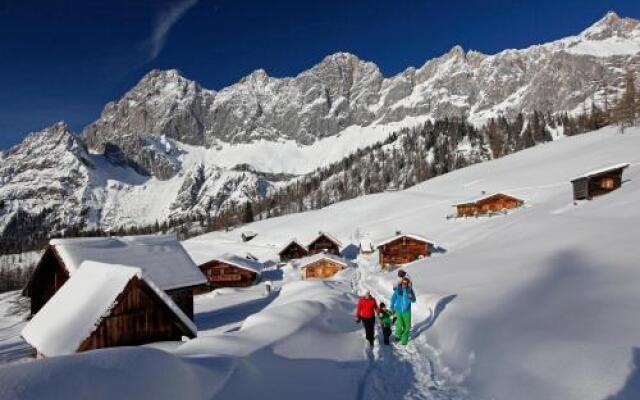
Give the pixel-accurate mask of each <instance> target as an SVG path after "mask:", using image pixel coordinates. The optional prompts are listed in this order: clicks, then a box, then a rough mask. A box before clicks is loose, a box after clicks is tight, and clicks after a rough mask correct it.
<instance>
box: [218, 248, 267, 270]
mask: <svg viewBox="0 0 640 400" xmlns="http://www.w3.org/2000/svg"><path fill="white" fill-rule="evenodd" d="M211 261H220V262H223V263H226V264H229V265H233V266H234V267H238V268H240V269H244V270H247V271H250V272H255V273H256V274H258V275H260V273H262V269H263V268H264V264H262V263H260V262H257V261H254V260H250V259H248V258H244V257H240V256H237V255H235V254H229V253H225V254H222V255H221V256H218V257H216V258H214V259H213V260H211Z"/></svg>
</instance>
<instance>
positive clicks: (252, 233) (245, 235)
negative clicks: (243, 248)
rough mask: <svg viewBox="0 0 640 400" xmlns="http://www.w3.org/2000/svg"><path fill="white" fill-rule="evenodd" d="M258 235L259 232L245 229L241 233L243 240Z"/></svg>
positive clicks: (245, 240)
mask: <svg viewBox="0 0 640 400" xmlns="http://www.w3.org/2000/svg"><path fill="white" fill-rule="evenodd" d="M256 236H258V233H257V232H253V231H245V232H242V234H241V235H240V237H241V238H242V241H243V242H249V241H251V240H252V239H253V238H255V237H256Z"/></svg>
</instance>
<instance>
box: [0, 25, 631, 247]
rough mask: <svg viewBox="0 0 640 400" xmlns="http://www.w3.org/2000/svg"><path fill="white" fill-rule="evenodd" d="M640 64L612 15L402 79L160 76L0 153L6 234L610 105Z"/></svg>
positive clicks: (170, 210) (337, 73)
mask: <svg viewBox="0 0 640 400" xmlns="http://www.w3.org/2000/svg"><path fill="white" fill-rule="evenodd" d="M638 66H640V22H639V21H637V20H634V19H630V18H621V17H619V16H618V15H616V14H615V13H609V14H607V15H606V16H605V17H604V18H602V19H601V20H600V21H598V22H596V23H595V24H594V25H592V26H591V27H589V28H588V29H586V30H585V31H583V32H582V33H580V34H578V35H576V36H572V37H568V38H564V39H560V40H557V41H554V42H551V43H547V44H542V45H537V46H532V47H529V48H527V49H523V50H505V51H502V52H500V53H498V54H495V55H486V54H482V53H479V52H476V51H465V50H463V49H462V48H461V47H459V46H456V47H454V48H453V49H451V51H449V52H448V53H446V54H444V55H442V56H441V57H438V58H435V59H432V60H428V61H427V62H426V63H425V64H424V65H423V66H422V67H420V68H408V69H407V70H405V71H404V72H402V73H400V74H398V75H395V76H392V77H384V76H383V75H382V73H381V72H380V70H379V68H378V67H377V66H376V65H375V64H374V63H371V62H365V61H362V60H360V59H359V58H358V57H356V56H355V55H352V54H347V53H337V54H333V55H330V56H328V57H326V58H325V59H324V60H322V61H321V62H320V63H319V64H318V65H316V66H314V67H312V68H311V69H309V70H307V71H304V72H302V73H300V74H299V75H297V76H295V77H291V78H274V77H270V76H268V75H267V73H266V72H265V71H263V70H258V71H255V72H253V73H252V74H250V75H248V76H247V77H245V78H243V79H242V80H241V81H240V82H238V83H237V84H234V85H232V86H229V87H227V88H224V89H222V90H220V91H213V90H207V89H204V88H202V87H201V86H200V85H199V84H198V83H197V82H194V81H191V80H189V79H187V78H185V77H183V76H182V75H180V73H179V72H178V71H176V70H169V71H158V70H154V71H151V72H150V73H148V74H147V75H146V76H144V77H143V78H142V79H141V81H140V82H139V83H138V84H137V85H136V86H135V87H134V88H132V89H131V90H130V91H129V92H127V93H126V94H125V95H124V96H123V97H122V98H121V99H120V100H118V101H115V102H111V103H109V104H107V105H106V106H105V108H104V110H103V112H102V115H101V116H100V118H99V119H98V120H96V121H95V122H93V123H92V124H90V125H89V126H87V127H86V128H85V129H84V131H83V132H82V133H81V134H80V135H75V134H74V133H72V132H71V131H70V129H69V128H68V127H67V126H66V125H65V124H64V123H59V124H56V125H54V126H51V127H48V128H46V129H44V130H43V131H41V132H38V133H33V134H30V135H29V136H28V137H26V138H25V139H24V141H23V142H22V143H20V144H18V145H17V146H15V147H13V148H12V149H10V150H8V151H7V152H5V153H4V154H3V155H2V156H0V198H1V199H2V202H1V203H0V234H7V233H8V230H7V227H11V226H14V225H15V224H16V223H17V222H16V221H18V220H19V219H20V218H18V216H20V215H29V216H32V217H33V218H38V219H39V221H41V222H42V224H41V226H46V227H49V228H51V229H53V230H55V229H60V228H63V227H69V226H77V227H80V228H92V227H101V228H103V229H109V228H115V227H118V226H123V225H125V226H126V225H143V224H151V223H153V222H155V221H163V220H165V219H167V218H169V217H172V216H173V217H176V216H184V215H188V214H190V213H198V214H201V215H202V214H214V213H215V212H216V211H217V210H218V209H219V208H220V207H223V206H225V205H226V204H230V203H231V202H244V201H247V200H252V199H255V198H257V197H259V196H264V195H265V194H267V193H269V192H270V191H272V190H274V188H276V187H277V186H278V185H280V184H282V182H286V180H287V179H289V178H291V176H292V175H300V174H306V173H309V172H312V171H313V170H315V169H316V168H318V167H321V166H325V165H327V164H329V163H332V162H336V161H339V160H341V159H342V158H344V157H345V156H347V155H349V154H351V153H352V152H354V151H355V150H357V149H360V148H363V147H365V146H368V145H371V144H373V143H376V142H378V141H381V140H384V139H385V138H386V137H387V136H388V135H389V134H390V133H392V132H394V131H396V130H398V129H400V128H402V127H406V126H415V125H418V124H420V123H423V122H424V121H426V120H429V119H436V118H442V117H449V116H456V117H464V118H468V119H469V120H470V121H472V122H473V123H475V124H483V123H484V122H485V121H487V120H488V119H489V118H492V117H496V116H500V115H504V116H507V117H513V116H515V115H517V114H518V113H521V112H524V113H527V112H532V111H534V110H538V111H543V112H551V113H555V112H565V111H566V112H570V113H571V112H573V113H575V112H580V111H581V110H582V109H583V108H584V107H590V104H591V102H593V101H595V102H597V103H598V104H604V103H605V102H611V101H613V100H614V98H615V97H616V96H617V95H618V94H619V93H620V92H621V91H622V88H623V86H624V74H625V72H626V69H627V68H637V67H638ZM476 151H477V149H473V148H469V147H468V146H467V147H464V146H463V147H461V148H460V149H456V152H457V153H460V154H462V156H464V154H466V152H476Z"/></svg>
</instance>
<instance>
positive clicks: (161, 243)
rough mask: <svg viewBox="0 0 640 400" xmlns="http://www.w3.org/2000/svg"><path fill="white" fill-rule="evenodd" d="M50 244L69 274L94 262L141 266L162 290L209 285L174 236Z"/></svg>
mask: <svg viewBox="0 0 640 400" xmlns="http://www.w3.org/2000/svg"><path fill="white" fill-rule="evenodd" d="M50 245H52V246H53V248H54V249H55V251H56V253H57V254H58V256H59V257H60V258H61V260H62V262H63V263H64V267H65V268H66V269H67V271H68V272H69V275H73V274H74V273H75V272H76V270H78V268H79V267H80V264H82V263H83V262H84V261H88V260H91V261H98V262H102V263H108V264H122V265H133V266H136V267H139V268H140V269H142V271H143V272H144V274H145V275H147V276H149V277H150V278H151V279H152V280H153V281H154V282H155V283H156V284H157V285H158V286H160V288H161V289H162V290H171V289H177V288H183V287H190V286H196V285H201V284H204V283H206V282H207V280H206V278H205V277H204V275H202V272H200V269H198V266H197V265H196V264H195V263H194V262H193V260H192V259H191V257H190V256H189V254H187V252H186V251H185V249H184V248H183V247H182V245H181V244H180V242H178V240H177V239H176V237H175V236H174V235H144V236H122V237H100V238H74V239H53V240H51V241H50Z"/></svg>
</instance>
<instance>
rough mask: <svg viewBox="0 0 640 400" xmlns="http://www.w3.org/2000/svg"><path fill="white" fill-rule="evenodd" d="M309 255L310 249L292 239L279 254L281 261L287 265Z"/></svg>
mask: <svg viewBox="0 0 640 400" xmlns="http://www.w3.org/2000/svg"><path fill="white" fill-rule="evenodd" d="M308 255H309V249H307V247H306V246H303V245H301V244H300V243H299V242H298V241H297V240H296V239H292V240H291V241H290V242H289V243H287V245H286V246H284V247H283V248H282V250H280V251H279V252H278V256H280V261H281V262H283V263H286V262H288V261H291V260H296V259H298V258H302V257H306V256H308Z"/></svg>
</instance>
